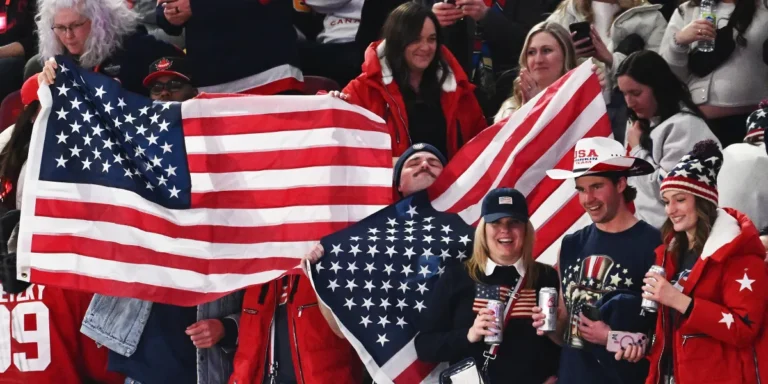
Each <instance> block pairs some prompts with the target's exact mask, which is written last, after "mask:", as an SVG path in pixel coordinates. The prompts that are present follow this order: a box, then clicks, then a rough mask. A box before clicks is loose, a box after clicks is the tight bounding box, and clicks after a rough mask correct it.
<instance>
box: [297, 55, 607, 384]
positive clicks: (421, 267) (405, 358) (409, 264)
mask: <svg viewBox="0 0 768 384" xmlns="http://www.w3.org/2000/svg"><path fill="white" fill-rule="evenodd" d="M610 133H611V128H610V122H609V121H608V118H607V115H606V109H605V101H604V100H603V97H602V93H601V89H600V85H599V83H598V80H597V77H596V76H594V75H593V73H592V72H591V69H590V65H589V64H585V65H582V66H580V67H579V68H577V69H575V70H573V71H571V72H569V73H568V74H567V75H565V76H564V77H563V78H561V79H560V80H559V81H558V82H556V83H555V84H553V85H552V86H550V87H549V88H548V89H547V90H545V91H544V92H542V93H541V94H539V95H538V96H537V97H536V98H534V99H533V100H531V101H530V102H529V103H527V104H526V105H524V106H523V107H522V108H521V109H520V110H519V111H518V112H517V113H515V114H514V115H513V116H512V117H511V118H510V119H509V121H507V122H505V123H499V124H497V125H494V126H492V127H489V128H487V129H486V130H485V131H483V132H482V133H481V134H480V135H478V136H477V137H475V138H474V139H473V140H472V141H470V142H469V143H467V145H466V146H464V147H463V148H462V149H461V151H459V153H457V154H456V156H455V157H454V158H453V159H452V160H451V162H450V163H449V164H448V165H447V166H446V168H445V169H444V170H443V173H442V174H441V175H440V177H439V178H438V179H437V180H436V181H435V183H434V184H433V185H432V187H430V188H429V189H428V190H427V191H426V195H427V196H425V195H424V193H419V194H417V195H414V196H411V197H408V198H406V199H404V200H401V201H400V202H398V203H396V204H394V205H392V206H389V207H388V208H386V210H384V211H382V212H379V213H377V214H376V215H374V216H371V217H369V218H367V219H366V220H364V221H363V222H360V223H358V224H355V225H353V226H352V227H350V228H348V229H345V230H344V231H342V232H339V233H336V234H334V235H332V236H330V237H327V238H324V239H323V240H322V244H323V247H324V249H325V255H324V257H323V258H322V259H321V261H320V262H318V263H317V264H316V265H315V268H314V269H313V270H312V279H313V284H314V286H315V289H316V290H317V292H318V294H319V296H320V299H321V300H322V301H323V302H324V303H325V304H326V305H328V306H329V308H330V309H331V311H332V312H333V314H334V316H335V317H336V319H337V321H338V322H339V324H340V328H341V330H342V332H343V333H344V334H345V336H346V337H347V339H348V340H349V341H350V342H351V343H352V345H353V346H354V347H355V349H356V350H357V352H358V354H359V355H360V356H361V358H362V361H363V362H364V363H365V364H366V368H367V369H368V371H369V373H370V374H371V376H372V377H373V379H374V381H376V382H377V383H392V382H394V383H418V382H434V381H435V379H436V377H437V374H438V373H439V371H440V370H441V368H442V367H443V365H440V366H436V365H435V364H426V363H424V362H420V361H418V360H417V358H416V352H415V349H414V346H413V343H414V339H415V337H416V334H417V332H418V330H417V328H416V327H417V325H418V324H419V315H420V313H421V311H423V310H427V309H428V306H429V305H430V304H429V303H430V298H429V293H430V290H431V289H432V287H433V285H434V282H435V280H436V279H437V277H438V276H439V275H440V273H441V271H442V270H443V269H444V268H445V267H446V265H449V264H451V263H457V262H461V261H463V260H465V259H466V256H468V255H469V254H468V253H467V251H468V250H470V249H471V248H466V250H464V248H465V244H464V243H465V242H466V243H467V245H466V246H467V247H468V246H469V243H470V241H471V240H472V229H471V228H470V227H468V226H469V225H470V224H475V223H477V221H478V220H479V219H480V204H481V202H482V199H483V197H484V196H485V195H486V194H487V193H488V192H489V191H490V190H491V189H494V188H497V187H514V188H517V189H518V190H520V191H521V192H523V193H524V194H526V195H527V201H528V205H529V210H530V211H531V221H532V223H533V224H534V226H535V227H536V228H537V233H536V236H537V240H536V248H535V250H534V252H535V256H537V257H539V259H540V260H543V261H545V262H549V263H550V264H553V263H554V261H555V256H556V251H555V249H556V248H557V246H559V241H558V240H559V239H560V238H561V237H562V236H564V235H565V234H566V233H567V232H568V231H575V230H577V229H580V228H581V227H583V225H585V224H586V223H589V222H590V220H589V217H588V216H586V215H585V212H584V210H583V208H582V207H581V206H580V205H579V203H578V199H577V196H576V192H575V188H574V185H573V182H572V181H570V182H564V181H560V180H552V179H549V178H547V177H546V176H545V171H546V170H548V169H552V168H555V167H557V168H562V169H569V168H571V166H572V164H573V147H574V146H575V144H576V142H577V141H578V140H579V139H581V138H583V137H592V136H608V135H610ZM444 227H450V229H451V231H452V232H447V233H439V232H440V231H441V230H442V229H443V228H444ZM388 236H391V238H389V239H388V238H387V237H388ZM464 236H466V237H464ZM456 237H458V240H459V242H456V240H457V239H456ZM438 238H439V239H440V241H438ZM443 239H445V240H444V241H445V243H441V242H442V241H443ZM449 246H453V247H458V248H454V249H447V247H449ZM444 247H445V248H446V249H445V250H444V249H443V248H444ZM438 249H439V250H440V254H439V255H438V252H437V250H438ZM443 254H444V257H442V255H443ZM542 255H544V256H542ZM435 256H441V257H435ZM542 258H543V259H542ZM501 289H502V288H501V287H499V290H501ZM504 289H506V290H507V291H508V290H509V288H508V287H505V288H504ZM508 295H509V294H508V293H507V296H508ZM535 302H536V292H535V291H533V290H521V291H520V298H519V300H518V302H516V304H515V308H512V315H513V316H516V317H530V315H531V312H530V310H531V308H532V307H533V306H534V305H535Z"/></svg>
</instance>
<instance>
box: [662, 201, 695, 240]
mask: <svg viewBox="0 0 768 384" xmlns="http://www.w3.org/2000/svg"><path fill="white" fill-rule="evenodd" d="M661 200H662V201H663V202H664V211H665V212H666V214H667V217H669V221H671V222H672V228H674V230H675V232H680V233H688V234H689V238H692V234H693V233H694V232H695V230H696V222H697V220H698V214H697V213H696V197H695V196H693V195H692V194H690V193H685V192H681V191H675V190H671V191H665V192H664V193H663V194H662V195H661Z"/></svg>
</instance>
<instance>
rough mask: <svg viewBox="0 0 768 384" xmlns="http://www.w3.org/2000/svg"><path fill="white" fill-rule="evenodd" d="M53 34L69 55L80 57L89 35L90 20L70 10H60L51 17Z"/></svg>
mask: <svg viewBox="0 0 768 384" xmlns="http://www.w3.org/2000/svg"><path fill="white" fill-rule="evenodd" d="M53 32H54V33H55V34H56V37H57V38H58V39H59V41H60V42H61V44H62V45H64V47H65V48H66V49H67V51H68V52H69V53H70V54H72V55H75V56H77V55H81V54H83V52H85V42H86V40H88V36H89V35H90V34H91V20H90V19H88V18H86V17H85V16H83V15H81V14H80V13H78V12H77V11H76V10H74V9H72V8H62V9H60V10H59V11H57V12H56V15H54V17H53Z"/></svg>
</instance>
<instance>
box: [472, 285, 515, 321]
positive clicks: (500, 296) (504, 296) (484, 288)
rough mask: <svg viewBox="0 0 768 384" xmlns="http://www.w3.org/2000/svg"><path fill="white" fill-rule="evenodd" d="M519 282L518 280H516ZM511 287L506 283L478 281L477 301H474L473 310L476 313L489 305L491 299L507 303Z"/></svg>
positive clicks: (476, 287) (476, 286)
mask: <svg viewBox="0 0 768 384" xmlns="http://www.w3.org/2000/svg"><path fill="white" fill-rule="evenodd" d="M515 284H517V281H515ZM509 291H510V288H509V287H508V286H505V285H488V284H481V283H477V284H476V285H475V301H474V302H473V303H472V310H473V311H475V313H478V312H480V310H481V309H483V308H485V307H486V306H488V301H489V300H497V301H501V302H502V303H506V302H507V300H509Z"/></svg>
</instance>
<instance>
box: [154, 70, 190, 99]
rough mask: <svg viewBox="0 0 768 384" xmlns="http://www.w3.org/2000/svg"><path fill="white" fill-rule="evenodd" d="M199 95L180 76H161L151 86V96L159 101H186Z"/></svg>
mask: <svg viewBox="0 0 768 384" xmlns="http://www.w3.org/2000/svg"><path fill="white" fill-rule="evenodd" d="M195 95H197V91H196V90H195V88H194V87H192V85H191V84H189V82H188V81H187V80H184V79H182V78H180V77H178V76H172V75H167V76H160V77H158V78H157V79H155V81H153V82H152V84H150V85H149V96H150V97H151V98H152V100H158V101H179V102H181V101H186V100H189V99H191V98H193V97H195Z"/></svg>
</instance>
